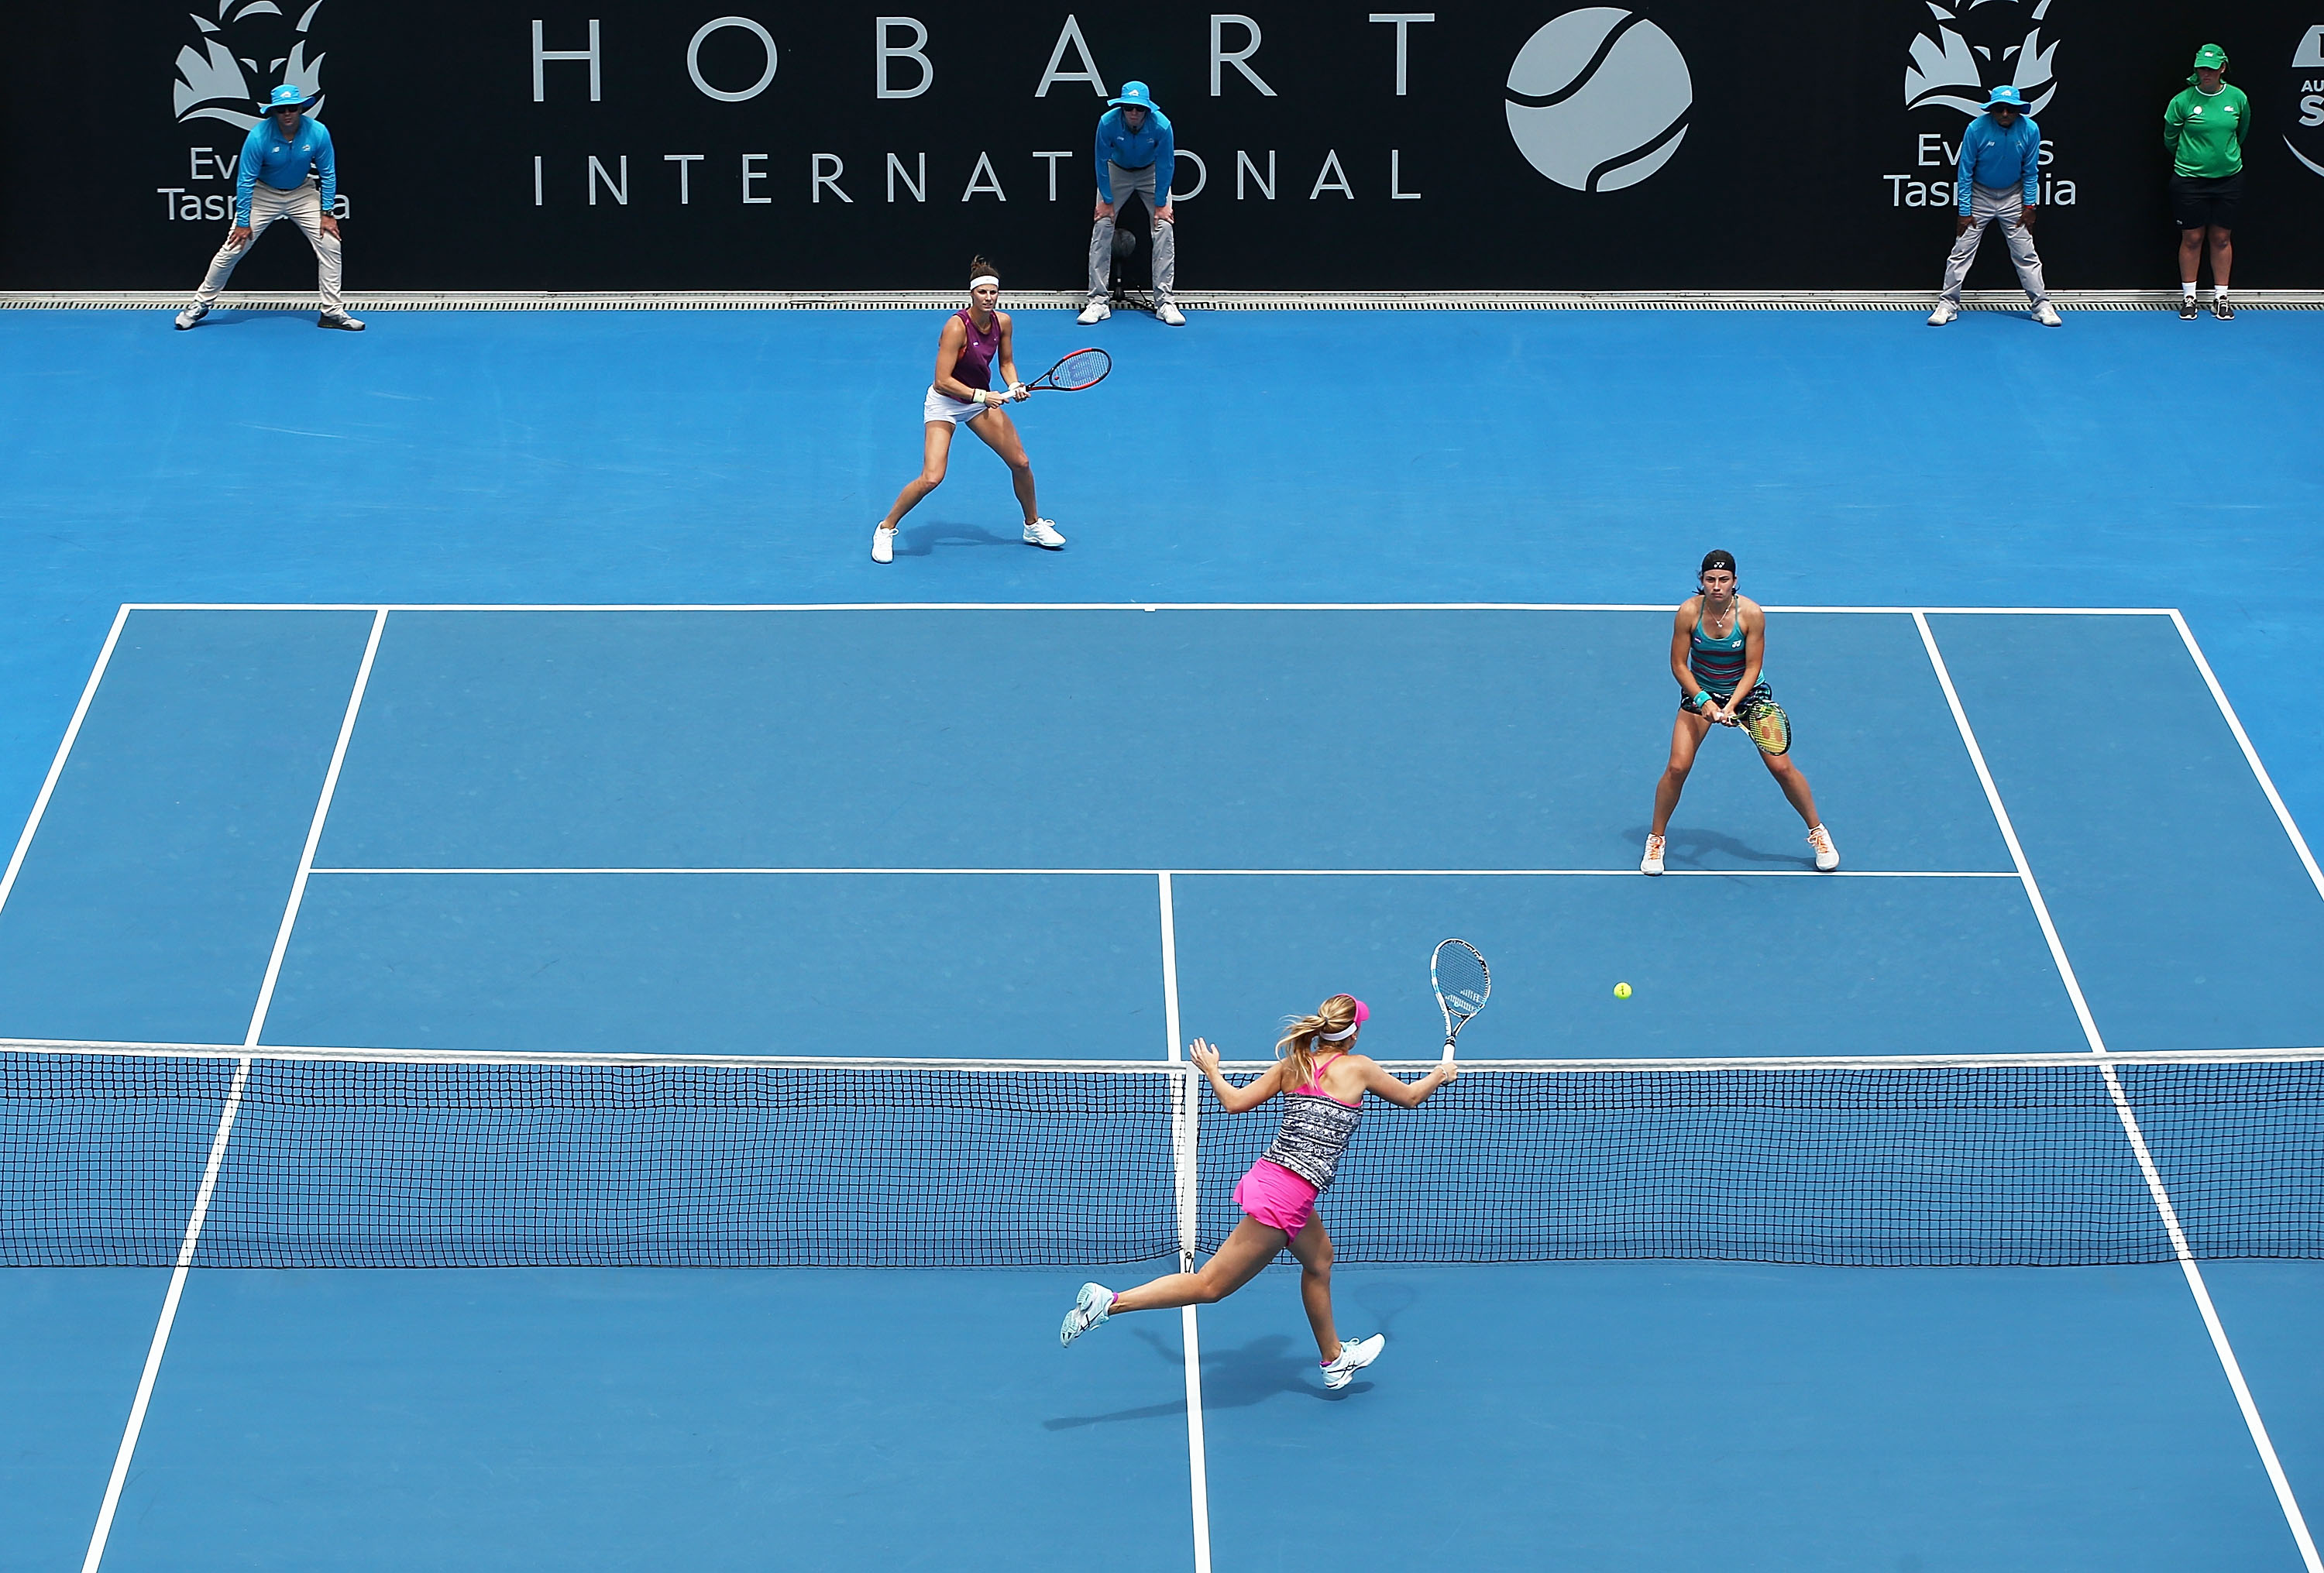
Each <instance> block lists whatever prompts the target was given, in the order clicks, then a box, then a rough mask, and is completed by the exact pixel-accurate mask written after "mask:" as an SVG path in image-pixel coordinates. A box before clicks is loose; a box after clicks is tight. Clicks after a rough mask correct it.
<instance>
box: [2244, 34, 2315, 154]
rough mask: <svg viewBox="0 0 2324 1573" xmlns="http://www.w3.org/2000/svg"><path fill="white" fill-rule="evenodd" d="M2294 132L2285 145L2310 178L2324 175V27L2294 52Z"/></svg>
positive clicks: (2304, 36)
mask: <svg viewBox="0 0 2324 1573" xmlns="http://www.w3.org/2000/svg"><path fill="white" fill-rule="evenodd" d="M2229 64H2231V65H2232V64H2233V62H2232V61H2230V62H2229ZM2283 145H2284V146H2285V147H2288V148H2290V149H2291V150H2292V157H2293V158H2295V159H2298V160H2299V161H2301V163H2302V164H2304V165H2306V166H2307V167H2308V172H2309V173H2310V174H2311V175H2324V23H2318V24H2317V25H2315V26H2314V27H2311V28H2310V29H2309V30H2308V31H2307V32H2304V33H2302V34H2301V38H2300V42H2299V44H2298V45H2297V46H2296V47H2295V48H2294V49H2293V50H2292V129H2291V130H2289V131H2287V132H2285V133H2283Z"/></svg>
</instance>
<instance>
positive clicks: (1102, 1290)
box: [1057, 1283, 1113, 1349]
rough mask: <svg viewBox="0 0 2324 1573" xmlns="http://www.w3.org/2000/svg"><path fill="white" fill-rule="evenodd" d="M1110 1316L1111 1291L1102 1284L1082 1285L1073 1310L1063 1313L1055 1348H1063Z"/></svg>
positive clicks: (1111, 1307)
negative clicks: (1062, 1323) (1063, 1323)
mask: <svg viewBox="0 0 2324 1573" xmlns="http://www.w3.org/2000/svg"><path fill="white" fill-rule="evenodd" d="M1112 1314H1113V1291H1112V1290H1111V1289H1108V1288H1107V1287H1106V1286H1105V1285H1104V1284H1102V1283H1084V1284H1083V1285H1082V1292H1080V1293H1079V1294H1077V1295H1075V1296H1074V1308H1073V1310H1071V1311H1067V1312H1065V1325H1064V1326H1063V1327H1060V1328H1059V1329H1057V1348H1061V1349H1062V1348H1065V1347H1066V1346H1067V1345H1069V1344H1071V1343H1072V1342H1073V1341H1074V1339H1075V1338H1079V1337H1081V1336H1082V1335H1083V1334H1084V1333H1085V1332H1087V1331H1089V1330H1090V1329H1092V1328H1093V1327H1095V1326H1097V1325H1098V1323H1100V1322H1102V1321H1103V1320H1105V1319H1106V1318H1107V1317H1110V1316H1111V1315H1112Z"/></svg>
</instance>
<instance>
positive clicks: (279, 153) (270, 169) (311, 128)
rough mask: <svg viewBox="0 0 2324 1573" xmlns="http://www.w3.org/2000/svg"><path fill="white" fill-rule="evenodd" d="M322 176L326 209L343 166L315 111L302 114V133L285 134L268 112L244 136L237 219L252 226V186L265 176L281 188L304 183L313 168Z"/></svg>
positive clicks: (335, 195) (237, 185) (236, 190)
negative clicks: (334, 153)
mask: <svg viewBox="0 0 2324 1573" xmlns="http://www.w3.org/2000/svg"><path fill="white" fill-rule="evenodd" d="M309 170H313V171H314V172H315V173H316V174H318V175H319V176H321V177H322V181H323V211H324V212H326V213H328V212H329V211H330V210H331V204H332V203H333V202H334V201H335V200H337V198H338V195H339V166H338V163H337V161H336V160H335V159H333V158H332V156H331V133H329V132H327V131H325V130H324V129H323V123H322V122H321V121H319V120H317V119H316V118H315V117H314V116H313V115H300V117H299V134H298V135H296V136H288V137H286V136H284V135H283V134H282V133H281V131H279V130H277V129H276V127H275V124H274V117H273V116H272V115H268V116H266V117H265V118H264V119H263V120H261V121H260V122H259V123H258V124H256V125H254V126H252V127H251V128H250V134H249V136H247V137H245V138H244V139H243V143H242V165H241V169H240V170H239V171H238V173H237V174H236V175H235V183H234V221H235V223H236V224H238V225H242V226H243V227H244V228H245V229H247V228H249V227H250V193H251V188H252V187H254V186H255V185H256V184H257V183H258V182H259V181H261V180H263V181H265V182H266V183H267V184H268V185H270V186H272V187H273V188H274V189H276V190H278V191H288V190H290V189H292V188H293V187H295V186H298V185H300V184H301V183H303V182H304V181H305V180H306V179H307V174H308V171H309Z"/></svg>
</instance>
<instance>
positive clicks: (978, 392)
mask: <svg viewBox="0 0 2324 1573" xmlns="http://www.w3.org/2000/svg"><path fill="white" fill-rule="evenodd" d="M968 401H969V402H970V403H971V404H982V403H983V402H984V390H983V389H982V388H971V389H970V390H969V391H968Z"/></svg>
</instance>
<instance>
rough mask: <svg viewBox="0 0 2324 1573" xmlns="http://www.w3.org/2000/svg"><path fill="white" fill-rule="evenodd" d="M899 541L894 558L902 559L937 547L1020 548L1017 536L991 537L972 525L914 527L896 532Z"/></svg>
mask: <svg viewBox="0 0 2324 1573" xmlns="http://www.w3.org/2000/svg"><path fill="white" fill-rule="evenodd" d="M897 534H898V535H899V536H901V537H902V539H900V540H899V541H898V542H897V543H896V547H897V555H898V556H899V557H933V556H935V555H936V548H937V547H1021V546H1023V545H1024V544H1025V538H1024V537H1023V536H1022V535H1021V534H1020V535H995V534H993V533H992V532H991V530H989V529H981V528H979V527H978V526H976V525H973V524H918V525H914V526H912V527H911V528H910V529H902V530H899V531H897Z"/></svg>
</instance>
